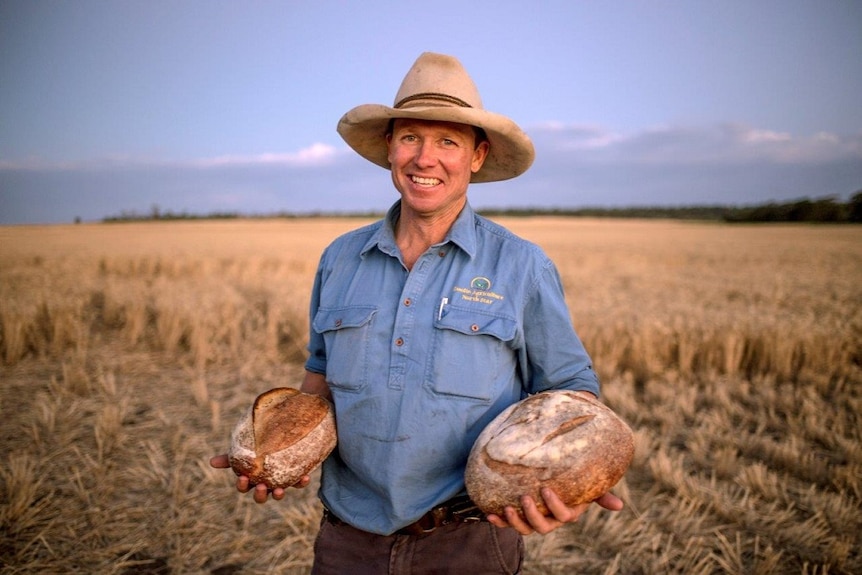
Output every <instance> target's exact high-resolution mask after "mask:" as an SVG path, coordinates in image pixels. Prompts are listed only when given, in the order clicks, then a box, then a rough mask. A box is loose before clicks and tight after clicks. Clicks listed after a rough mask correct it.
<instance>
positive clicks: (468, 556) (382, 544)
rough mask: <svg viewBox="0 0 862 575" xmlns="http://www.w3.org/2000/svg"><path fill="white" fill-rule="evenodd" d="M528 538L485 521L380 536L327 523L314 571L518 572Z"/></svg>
mask: <svg viewBox="0 0 862 575" xmlns="http://www.w3.org/2000/svg"><path fill="white" fill-rule="evenodd" d="M523 559H524V540H523V538H522V537H521V535H520V534H519V533H518V532H517V531H515V530H514V529H500V528H499V527H494V526H493V525H491V524H490V523H488V522H487V521H481V522H475V523H457V524H452V525H446V526H444V527H440V528H438V529H436V530H434V531H433V532H432V533H429V534H427V535H421V536H415V535H376V534H374V533H368V532H366V531H361V530H359V529H356V528H354V527H351V526H350V525H347V524H340V525H334V524H332V523H330V522H328V521H323V522H322V523H321V525H320V532H319V533H318V534H317V539H316V540H315V542H314V567H313V568H312V570H311V574H312V575H431V574H445V573H465V574H468V575H504V574H505V575H517V574H518V573H520V572H521V563H522V562H523Z"/></svg>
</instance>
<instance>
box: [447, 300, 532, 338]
mask: <svg viewBox="0 0 862 575" xmlns="http://www.w3.org/2000/svg"><path fill="white" fill-rule="evenodd" d="M436 325H437V327H438V328H441V329H451V330H453V331H457V332H459V333H463V334H465V335H490V336H493V337H495V338H497V339H499V340H500V341H512V340H513V339H515V332H516V330H517V328H518V324H517V322H516V321H515V320H514V319H512V318H509V317H505V316H499V315H493V314H487V313H482V312H479V311H476V310H468V309H463V308H459V307H455V306H449V307H447V308H446V312H445V313H444V314H443V316H442V317H441V318H440V319H439V320H438V321H437V324H436Z"/></svg>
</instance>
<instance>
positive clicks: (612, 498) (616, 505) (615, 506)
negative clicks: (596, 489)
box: [596, 491, 625, 511]
mask: <svg viewBox="0 0 862 575" xmlns="http://www.w3.org/2000/svg"><path fill="white" fill-rule="evenodd" d="M596 503H598V504H599V505H600V506H602V507H604V508H605V509H607V510H609V511H620V510H622V508H623V507H625V503H623V500H622V499H620V498H619V497H617V496H616V495H614V494H613V493H611V492H610V491H608V492H607V493H605V494H604V495H602V496H601V497H599V498H598V499H596Z"/></svg>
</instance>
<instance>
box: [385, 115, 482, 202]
mask: <svg viewBox="0 0 862 575" xmlns="http://www.w3.org/2000/svg"><path fill="white" fill-rule="evenodd" d="M475 141H476V135H475V132H474V130H473V128H472V127H471V126H467V125H465V124H456V123H452V122H432V121H425V120H403V119H399V120H395V122H394V124H393V129H392V134H390V135H389V136H388V137H387V142H388V143H389V163H390V164H391V170H392V182H393V183H394V184H395V187H396V188H397V189H398V191H399V192H400V193H401V203H402V210H404V209H410V210H413V211H414V212H416V213H417V214H418V215H423V216H426V217H427V216H447V215H448V216H452V217H454V216H455V215H457V214H458V212H460V211H461V208H462V207H464V203H465V202H466V198H467V186H468V185H469V184H470V177H471V175H472V174H473V173H474V172H476V171H478V170H479V168H481V167H482V163H483V162H484V161H485V158H486V157H487V155H488V142H482V143H481V144H479V146H476V145H475Z"/></svg>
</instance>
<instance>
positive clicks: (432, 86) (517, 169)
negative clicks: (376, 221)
mask: <svg viewBox="0 0 862 575" xmlns="http://www.w3.org/2000/svg"><path fill="white" fill-rule="evenodd" d="M394 118H411V119H419V120H437V121H444V122H457V123H459V124H468V125H470V126H477V127H479V128H482V129H483V130H484V131H485V133H486V134H487V135H488V140H489V143H490V150H489V152H488V157H487V158H486V159H485V163H484V164H483V165H482V168H481V169H480V170H479V171H478V172H476V173H475V174H473V176H472V178H471V180H470V181H471V182H494V181H498V180H507V179H509V178H514V177H515V176H518V175H520V174H522V173H524V172H525V171H527V168H529V167H530V164H532V163H533V158H534V157H535V155H536V153H535V151H534V149H533V143H532V142H531V141H530V138H529V137H528V136H527V134H525V133H524V132H523V131H522V130H521V128H519V127H518V125H517V124H515V122H513V121H512V120H510V119H509V118H507V117H505V116H501V115H500V114H495V113H493V112H489V111H487V110H485V109H484V108H483V107H482V99H481V98H480V97H479V90H478V89H477V88H476V85H475V84H474V83H473V80H472V79H470V76H469V75H468V74H467V71H466V70H465V69H464V67H463V66H462V65H461V62H459V61H458V60H457V59H455V58H453V57H451V56H446V55H443V54H434V53H432V52H425V53H424V54H422V55H421V56H419V58H418V59H417V60H416V62H415V63H414V64H413V67H412V68H410V70H409V71H408V72H407V75H406V76H405V77H404V81H403V82H402V83H401V87H400V88H399V89H398V93H397V94H396V95H395V103H394V105H393V107H391V108H390V107H388V106H384V105H381V104H364V105H362V106H357V107H356V108H353V109H352V110H350V111H349V112H347V113H346V114H344V116H343V117H342V118H341V120H339V122H338V133H339V134H341V137H342V138H344V141H345V142H347V144H348V145H349V146H350V147H351V148H353V149H354V150H356V152H357V153H358V154H359V155H360V156H362V157H363V158H365V159H367V160H369V161H371V162H374V163H375V164H377V165H378V166H382V167H384V168H386V169H389V167H390V166H389V160H388V147H387V145H386V130H387V128H388V126H389V122H390V120H392V119H394Z"/></svg>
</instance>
